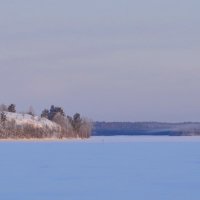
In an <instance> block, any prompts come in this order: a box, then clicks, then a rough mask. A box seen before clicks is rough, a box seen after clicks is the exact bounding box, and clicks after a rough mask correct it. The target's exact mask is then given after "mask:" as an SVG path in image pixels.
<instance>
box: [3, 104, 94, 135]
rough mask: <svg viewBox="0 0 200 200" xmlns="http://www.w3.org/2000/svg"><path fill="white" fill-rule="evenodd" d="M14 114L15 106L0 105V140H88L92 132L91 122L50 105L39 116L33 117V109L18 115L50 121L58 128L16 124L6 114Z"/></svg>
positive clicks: (76, 114)
mask: <svg viewBox="0 0 200 200" xmlns="http://www.w3.org/2000/svg"><path fill="white" fill-rule="evenodd" d="M9 112H10V113H16V106H15V104H10V105H9V106H7V105H5V104H1V105H0V138H8V137H15V138H18V137H19V138H45V137H51V136H55V137H58V138H77V137H79V138H88V137H90V135H91V131H92V122H91V121H90V120H88V119H87V118H85V117H81V115H80V114H79V113H75V114H74V115H73V116H69V115H66V114H65V112H64V110H63V108H62V107H59V106H54V105H52V106H51V107H50V109H44V110H43V111H42V113H41V115H40V116H35V112H34V109H33V108H32V107H30V108H29V110H28V111H27V112H21V113H20V114H22V115H24V114H28V115H31V116H32V119H33V120H34V119H36V118H37V120H40V121H42V120H45V119H46V120H50V121H51V122H52V123H55V124H56V125H58V126H57V127H59V128H56V129H55V128H54V129H52V128H49V127H48V126H47V125H46V126H44V127H37V126H35V125H34V124H28V123H27V124H23V125H22V124H21V125H19V124H17V123H16V121H15V120H13V119H12V120H10V119H9V118H8V117H7V115H8V113H9Z"/></svg>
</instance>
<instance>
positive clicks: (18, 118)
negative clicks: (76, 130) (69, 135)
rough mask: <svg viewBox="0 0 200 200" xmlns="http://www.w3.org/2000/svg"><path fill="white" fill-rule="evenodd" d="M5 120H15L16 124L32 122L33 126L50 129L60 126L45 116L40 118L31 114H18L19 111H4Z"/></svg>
mask: <svg viewBox="0 0 200 200" xmlns="http://www.w3.org/2000/svg"><path fill="white" fill-rule="evenodd" d="M5 114H6V117H7V120H9V121H11V120H15V122H16V124H17V125H23V124H32V125H34V126H35V127H39V128H43V127H46V126H47V127H48V128H50V129H59V128H60V126H59V125H58V124H56V123H54V122H52V121H50V120H48V119H46V118H41V117H38V116H32V115H29V114H20V113H12V112H5Z"/></svg>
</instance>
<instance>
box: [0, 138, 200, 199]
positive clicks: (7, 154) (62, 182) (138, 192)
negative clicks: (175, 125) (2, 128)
mask: <svg viewBox="0 0 200 200" xmlns="http://www.w3.org/2000/svg"><path fill="white" fill-rule="evenodd" d="M199 169H200V139H199V137H157V136H154V137H135V136H128V137H122V136H120V137H116V136H114V137H92V138H91V139H89V140H76V141H75V140H69V142H65V141H64V142H58V141H56V142H42V141H41V142H1V143H0V197H1V199H3V200H15V199H28V200H55V199H56V200H66V199H69V200H80V199H81V200H111V199H113V200H122V199H124V200H133V199H136V200H145V199H148V200H160V199H162V200H199V197H200V190H199V185H200V173H199Z"/></svg>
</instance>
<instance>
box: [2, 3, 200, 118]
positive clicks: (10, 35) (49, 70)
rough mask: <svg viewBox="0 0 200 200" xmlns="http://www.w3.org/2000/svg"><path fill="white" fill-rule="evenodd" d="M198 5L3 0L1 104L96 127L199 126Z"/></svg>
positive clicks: (199, 38) (199, 18) (199, 17)
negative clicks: (59, 111) (57, 109)
mask: <svg viewBox="0 0 200 200" xmlns="http://www.w3.org/2000/svg"><path fill="white" fill-rule="evenodd" d="M199 7H200V1H199V0H190V1H188V0H168V1H162V0H123V1H122V0H101V1H96V0H84V1H81V0H73V1H66V0H29V1H27V0H17V1H16V0H1V6H0V30H1V31H0V90H1V95H0V103H5V104H10V103H15V104H16V106H17V110H18V111H22V110H23V111H24V110H27V109H28V108H29V106H30V105H32V106H33V107H34V109H35V112H36V113H38V114H39V113H40V112H41V110H42V109H43V108H49V107H50V106H51V105H52V104H54V105H56V106H61V107H63V108H64V110H65V112H66V113H67V114H68V115H73V114H74V113H76V112H79V113H81V114H82V115H84V116H87V117H88V118H90V119H92V120H94V121H96V120H98V121H168V122H179V121H200V90H199V86H200V56H199V52H200V37H199V36H200V26H199V24H200V12H199Z"/></svg>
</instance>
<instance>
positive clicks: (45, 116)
mask: <svg viewBox="0 0 200 200" xmlns="http://www.w3.org/2000/svg"><path fill="white" fill-rule="evenodd" d="M41 117H44V118H47V119H48V118H49V110H48V109H44V110H43V111H42V114H41Z"/></svg>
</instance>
